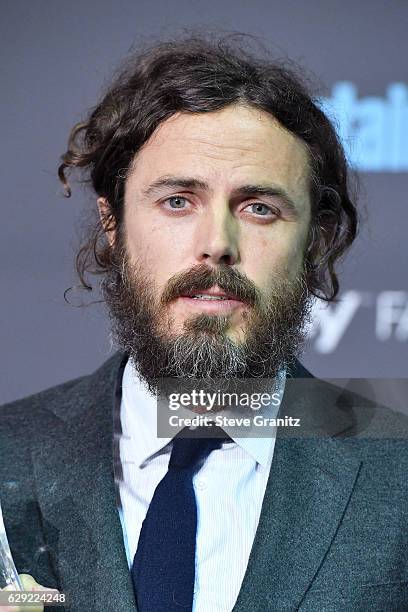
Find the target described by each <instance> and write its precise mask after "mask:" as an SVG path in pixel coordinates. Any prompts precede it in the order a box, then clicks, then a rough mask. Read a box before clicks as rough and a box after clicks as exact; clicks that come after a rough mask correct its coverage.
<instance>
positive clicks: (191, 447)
mask: <svg viewBox="0 0 408 612" xmlns="http://www.w3.org/2000/svg"><path fill="white" fill-rule="evenodd" d="M203 430H205V431H206V432H207V434H206V435H208V433H209V431H208V430H210V433H211V437H205V438H204V437H202V436H203ZM184 435H188V436H191V435H194V438H190V437H184ZM220 436H222V438H221V437H220ZM226 439H227V437H226V434H225V432H224V431H223V430H222V429H220V428H219V427H210V428H209V427H202V428H197V429H196V430H193V431H190V430H189V431H188V432H187V431H186V430H182V432H180V434H179V435H178V436H177V437H176V438H175V439H174V442H173V448H172V452H171V456H170V461H169V468H168V471H167V473H166V475H165V476H164V478H163V479H162V480H161V481H160V482H159V484H158V485H157V487H156V490H155V492H154V495H153V498H152V501H151V502H150V505H149V509H148V512H147V514H146V518H145V520H144V521H143V525H142V529H141V532H140V536H139V542H138V546H137V550H136V554H135V557H134V560H133V565H132V580H133V587H134V590H135V595H136V601H137V607H138V611H139V612H181V611H182V610H183V611H186V612H187V611H190V612H191V609H192V605H193V594H194V576H195V548H196V531H197V505H196V499H195V494H194V488H193V476H194V474H195V473H196V472H198V470H199V469H200V467H201V466H202V465H203V463H204V461H205V460H206V458H207V457H208V455H209V454H210V453H211V451H212V450H214V449H216V448H219V447H220V446H221V444H222V442H223V441H225V440H226Z"/></svg>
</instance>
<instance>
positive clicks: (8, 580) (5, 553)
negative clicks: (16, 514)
mask: <svg viewBox="0 0 408 612" xmlns="http://www.w3.org/2000/svg"><path fill="white" fill-rule="evenodd" d="M6 586H9V587H12V590H15V591H22V590H23V586H22V584H21V581H20V578H19V576H18V573H17V570H16V566H15V565H14V561H13V557H12V556H11V552H10V547H9V543H8V540H7V534H6V529H5V527H4V521H3V513H2V511H1V505H0V588H1V589H4V587H6Z"/></svg>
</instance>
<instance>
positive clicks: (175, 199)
mask: <svg viewBox="0 0 408 612" xmlns="http://www.w3.org/2000/svg"><path fill="white" fill-rule="evenodd" d="M187 201H188V200H187V199H186V198H183V196H179V195H175V196H171V198H166V200H163V204H165V203H167V202H168V203H169V206H168V207H167V208H170V209H171V210H184V209H185V208H186V202H187Z"/></svg>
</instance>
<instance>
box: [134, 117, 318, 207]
mask: <svg viewBox="0 0 408 612" xmlns="http://www.w3.org/2000/svg"><path fill="white" fill-rule="evenodd" d="M181 171H182V173H183V175H189V176H196V177H197V178H202V179H204V180H205V181H206V182H208V183H209V184H210V186H211V185H212V186H213V187H214V189H216V188H217V187H219V186H221V187H223V188H224V187H225V188H227V189H228V188H229V187H231V188H236V187H237V183H240V182H253V181H254V180H256V181H258V182H259V181H260V182H262V181H270V180H273V182H274V183H275V184H281V186H282V187H284V188H286V189H287V190H288V191H289V192H292V195H293V196H294V197H300V195H301V194H305V192H308V191H309V187H308V185H309V175H310V170H309V155H308V151H307V148H306V145H305V144H304V143H303V142H302V141H301V140H300V139H299V138H297V137H296V136H294V135H293V134H292V133H291V132H289V131H288V130H286V129H285V128H284V127H282V126H281V125H280V124H279V123H278V121H277V120H276V119H274V117H272V116H271V115H269V114H268V113H266V112H264V111H262V110H258V109H255V108H252V107H247V106H242V105H234V106H229V107H227V108H225V109H222V110H220V111H217V112H211V113H177V114H175V115H173V116H172V117H170V118H169V119H167V120H166V121H164V122H163V123H162V124H160V126H159V127H158V128H157V129H156V131H155V132H154V133H153V135H152V136H151V137H150V139H149V140H148V141H147V142H146V143H145V144H144V145H143V147H142V148H141V149H140V150H139V152H138V153H137V155H136V157H135V159H134V162H133V167H132V169H131V172H130V173H129V178H128V183H129V186H131V184H132V183H133V184H134V186H135V187H136V186H138V185H140V186H141V187H142V186H146V185H147V184H148V183H149V182H151V181H154V180H155V179H156V178H157V177H158V176H160V175H164V174H166V175H172V174H180V172H181Z"/></svg>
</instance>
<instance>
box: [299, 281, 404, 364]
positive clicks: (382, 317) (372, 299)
mask: <svg viewBox="0 0 408 612" xmlns="http://www.w3.org/2000/svg"><path fill="white" fill-rule="evenodd" d="M362 314H363V315H365V317H364V318H365V319H367V320H368V321H369V324H371V325H372V326H373V329H372V335H373V336H374V337H375V338H376V339H377V341H379V342H389V341H396V342H406V341H407V340H408V292H406V291H380V292H379V293H377V294H376V293H373V292H369V291H357V290H349V291H345V292H344V293H343V294H342V296H341V298H340V300H339V302H338V303H337V304H329V305H327V304H325V303H324V302H321V301H319V302H316V304H315V307H314V310H313V317H312V318H313V321H312V325H311V328H310V330H309V335H310V337H311V338H312V339H313V344H312V346H313V348H314V350H315V351H316V352H317V353H322V354H329V353H333V352H334V351H335V350H336V348H337V347H338V346H339V344H340V342H341V341H342V340H343V338H344V337H345V335H346V333H347V332H348V331H349V330H350V328H351V326H352V324H353V323H354V321H355V319H356V318H357V317H358V316H360V315H362ZM367 315H373V316H367Z"/></svg>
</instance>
